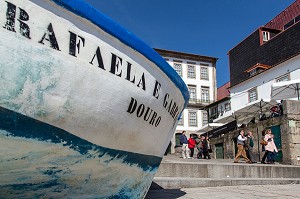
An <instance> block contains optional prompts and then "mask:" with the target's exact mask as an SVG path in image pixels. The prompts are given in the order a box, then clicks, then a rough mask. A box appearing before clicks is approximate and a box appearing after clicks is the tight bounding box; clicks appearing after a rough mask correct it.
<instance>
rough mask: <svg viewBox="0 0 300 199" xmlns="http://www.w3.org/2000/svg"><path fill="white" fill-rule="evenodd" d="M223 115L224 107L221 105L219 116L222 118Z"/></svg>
mask: <svg viewBox="0 0 300 199" xmlns="http://www.w3.org/2000/svg"><path fill="white" fill-rule="evenodd" d="M223 113H224V107H223V105H221V106H220V116H222V115H223Z"/></svg>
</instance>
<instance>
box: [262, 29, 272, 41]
mask: <svg viewBox="0 0 300 199" xmlns="http://www.w3.org/2000/svg"><path fill="white" fill-rule="evenodd" d="M262 36H263V41H269V40H270V33H269V32H267V31H262Z"/></svg>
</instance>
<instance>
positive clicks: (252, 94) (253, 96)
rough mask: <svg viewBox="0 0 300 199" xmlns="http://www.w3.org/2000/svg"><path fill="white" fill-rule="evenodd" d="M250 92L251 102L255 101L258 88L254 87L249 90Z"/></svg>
mask: <svg viewBox="0 0 300 199" xmlns="http://www.w3.org/2000/svg"><path fill="white" fill-rule="evenodd" d="M248 94H249V102H254V101H255V100H257V90H256V88H253V89H251V90H249V91H248Z"/></svg>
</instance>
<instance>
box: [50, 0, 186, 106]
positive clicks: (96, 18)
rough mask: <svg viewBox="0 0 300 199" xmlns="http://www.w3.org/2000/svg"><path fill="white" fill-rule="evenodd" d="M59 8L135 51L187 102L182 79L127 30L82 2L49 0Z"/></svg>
mask: <svg viewBox="0 0 300 199" xmlns="http://www.w3.org/2000/svg"><path fill="white" fill-rule="evenodd" d="M51 1H53V2H54V3H56V4H57V5H59V6H62V7H63V8H65V9H67V10H69V11H70V12H73V13H74V14H76V15H79V16H81V17H83V18H85V19H87V20H89V21H90V22H91V23H93V24H94V25H96V26H97V27H99V28H101V29H102V30H103V31H105V32H106V33H108V34H110V35H111V36H113V37H115V38H117V39H118V40H119V41H121V42H122V43H124V44H126V45H127V46H129V47H131V48H132V49H134V50H136V51H137V52H139V53H140V54H142V55H143V56H145V57H146V58H147V59H148V60H150V61H151V62H153V63H154V64H155V65H157V66H158V67H159V68H160V70H161V71H163V72H164V73H165V74H166V75H167V76H168V77H169V79H170V80H171V81H172V82H173V83H174V84H175V85H176V87H177V88H178V89H179V90H180V91H181V93H182V96H183V98H184V100H185V105H184V107H185V106H186V105H187V103H188V101H189V91H188V89H187V86H186V84H185V83H184V81H183V80H182V78H181V77H180V76H179V75H178V74H177V72H176V71H175V70H174V69H173V68H172V67H171V66H170V65H169V64H168V63H167V62H166V61H165V60H164V59H163V58H162V57H161V56H160V55H159V54H158V53H157V52H156V51H155V50H154V49H152V48H151V47H150V46H148V45H147V44H146V43H145V42H143V41H142V40H141V39H139V38H138V37H136V36H135V35H134V34H132V33H131V32H129V31H128V30H127V29H125V28H124V27H122V26H121V25H119V24H118V23H116V22H115V21H113V20H112V19H111V18H109V17H107V16H106V15H104V14H102V13H101V12H100V11H98V10H97V9H96V8H94V7H93V6H91V5H90V4H88V3H87V2H85V1H84V0H51Z"/></svg>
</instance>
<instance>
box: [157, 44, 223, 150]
mask: <svg viewBox="0 0 300 199" xmlns="http://www.w3.org/2000/svg"><path fill="white" fill-rule="evenodd" d="M155 50H156V51H157V52H158V53H159V54H160V55H161V56H162V57H164V58H165V60H166V61H167V62H168V63H169V64H170V65H171V66H172V67H173V68H174V69H175V71H176V72H177V73H178V74H179V75H180V76H181V77H182V79H183V81H184V82H185V83H186V85H187V87H188V89H189V92H190V100H189V103H188V105H187V107H186V109H185V110H184V111H183V113H182V116H181V118H180V120H179V122H178V125H177V128H176V132H175V134H174V136H173V138H172V140H171V145H170V148H169V153H170V152H171V153H174V152H176V151H177V150H176V149H177V148H178V147H180V143H179V137H180V135H181V133H182V131H186V135H187V137H189V135H196V134H195V131H196V130H197V129H199V128H200V127H201V126H204V125H206V124H207V123H208V114H207V112H206V111H205V110H203V108H204V106H206V105H208V104H210V103H212V102H213V101H215V100H216V95H217V93H216V62H217V58H214V57H207V56H201V55H195V54H189V53H182V52H175V51H169V50H162V49H155Z"/></svg>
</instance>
